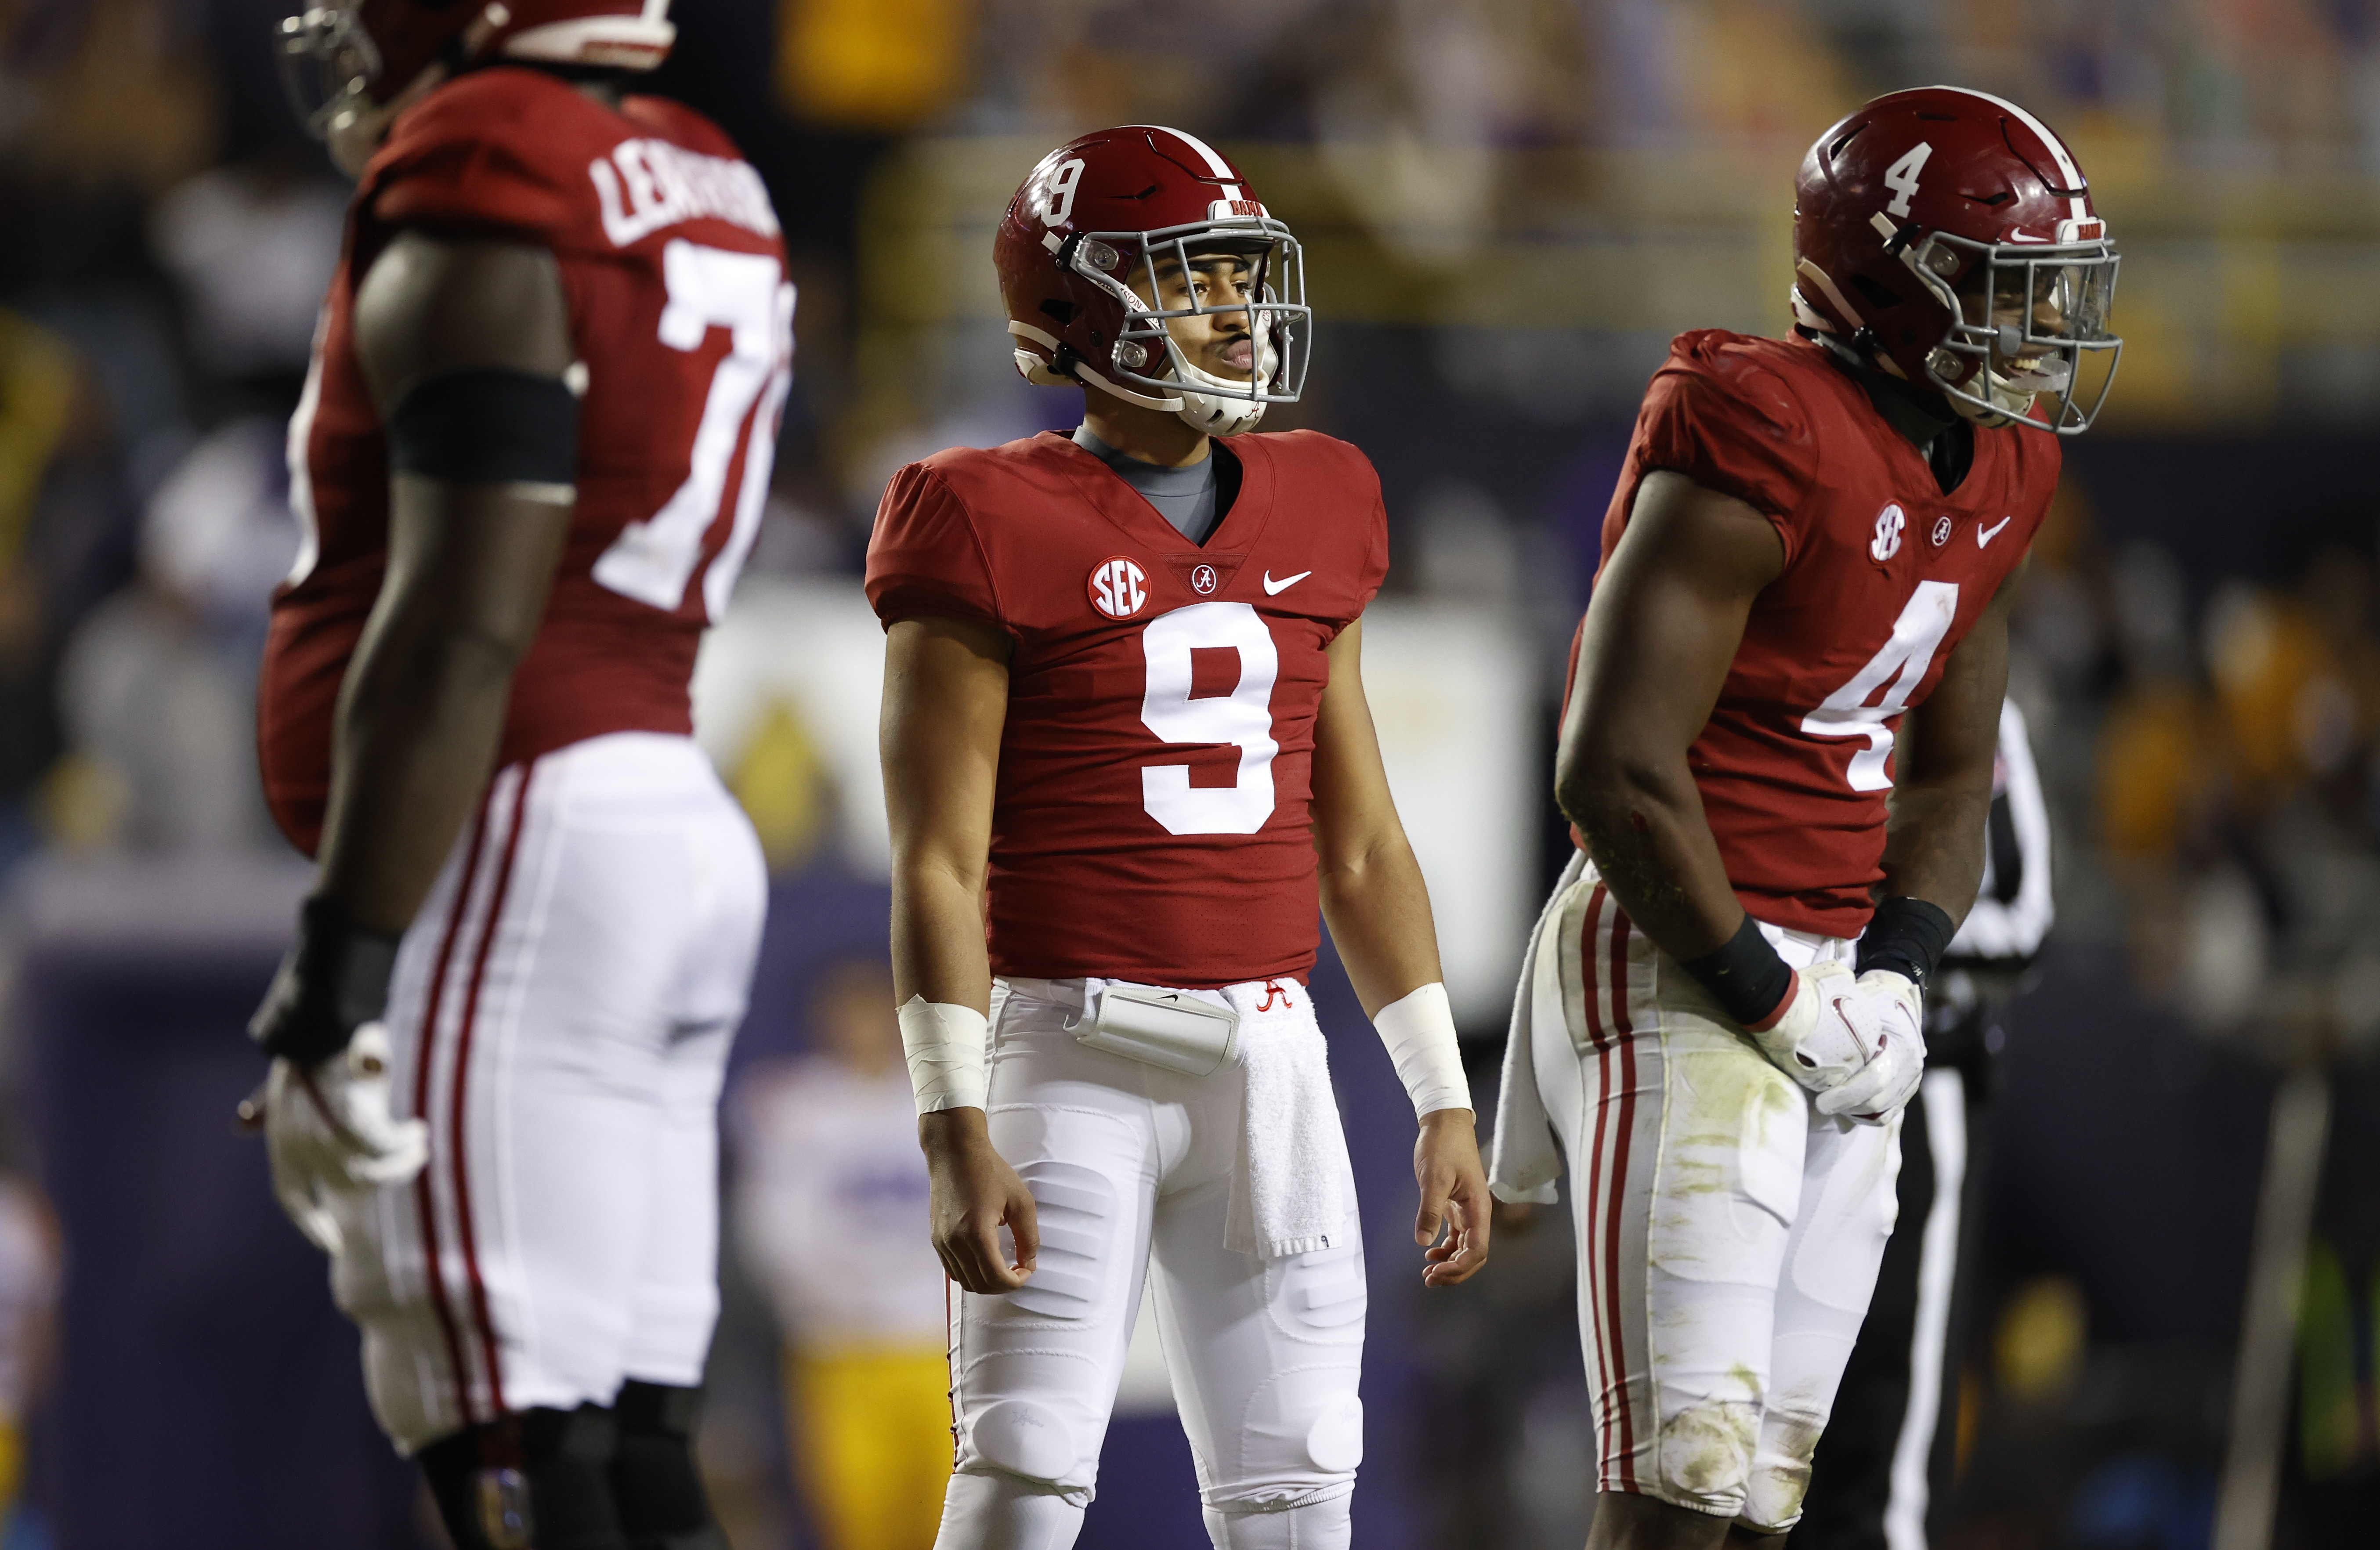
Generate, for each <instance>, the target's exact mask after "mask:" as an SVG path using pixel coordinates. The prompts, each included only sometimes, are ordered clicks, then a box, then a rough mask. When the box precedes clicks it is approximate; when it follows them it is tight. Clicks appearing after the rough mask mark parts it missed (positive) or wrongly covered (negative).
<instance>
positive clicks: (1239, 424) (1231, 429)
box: [1165, 333, 1280, 436]
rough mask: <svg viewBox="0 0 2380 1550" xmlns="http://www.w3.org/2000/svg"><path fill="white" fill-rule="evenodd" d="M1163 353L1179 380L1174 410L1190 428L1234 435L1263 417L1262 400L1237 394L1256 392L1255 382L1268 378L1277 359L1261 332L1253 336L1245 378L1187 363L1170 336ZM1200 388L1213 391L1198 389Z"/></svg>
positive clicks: (1215, 433) (1250, 427)
mask: <svg viewBox="0 0 2380 1550" xmlns="http://www.w3.org/2000/svg"><path fill="white" fill-rule="evenodd" d="M1165 353H1166V354H1167V355H1168V356H1169V357H1172V361H1173V380H1174V381H1177V382H1180V383H1181V384H1182V407H1181V408H1180V409H1179V410H1177V411H1175V412H1176V413H1178V414H1179V415H1180V416H1181V417H1182V423H1183V424H1184V425H1187V426H1188V427H1189V428H1190V429H1191V430H1201V431H1204V432H1206V433H1207V434H1208V435H1209V436H1236V435H1238V434H1239V433H1240V432H1241V431H1243V430H1255V429H1256V426H1257V421H1258V420H1260V419H1262V418H1264V412H1265V406H1264V402H1263V400H1261V399H1257V398H1252V397H1249V398H1244V397H1242V396H1240V394H1241V393H1248V394H1253V393H1256V392H1257V391H1258V386H1257V385H1258V384H1259V383H1262V382H1266V381H1270V380H1271V378H1272V374H1273V370H1274V369H1275V367H1276V366H1277V364H1278V363H1279V359H1280V357H1278V356H1277V355H1275V354H1274V352H1273V347H1272V341H1271V340H1270V339H1269V338H1268V337H1265V335H1264V334H1263V333H1258V335H1257V340H1256V369H1255V371H1253V372H1252V373H1250V375H1249V378H1248V380H1247V381H1245V382H1236V381H1232V380H1231V379H1230V378H1228V377H1218V376H1216V375H1214V374H1213V373H1212V372H1209V371H1202V370H1200V369H1198V368H1197V367H1195V366H1193V365H1191V364H1190V361H1189V357H1186V356H1184V354H1183V353H1182V346H1181V345H1176V344H1175V343H1173V341H1172V338H1171V337H1169V338H1168V339H1167V340H1166V342H1165ZM1201 388H1206V389H1209V390H1214V391H1208V392H1205V393H1201V392H1200V391H1198V390H1199V389H1201ZM1235 390H1236V391H1235Z"/></svg>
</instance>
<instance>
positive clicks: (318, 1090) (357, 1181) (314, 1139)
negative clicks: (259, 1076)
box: [263, 1023, 430, 1255]
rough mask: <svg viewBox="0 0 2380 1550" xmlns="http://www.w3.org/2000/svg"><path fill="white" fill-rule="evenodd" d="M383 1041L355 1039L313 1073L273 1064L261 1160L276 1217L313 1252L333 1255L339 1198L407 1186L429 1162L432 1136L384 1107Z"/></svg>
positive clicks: (361, 1031)
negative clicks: (267, 1169) (268, 1170)
mask: <svg viewBox="0 0 2380 1550" xmlns="http://www.w3.org/2000/svg"><path fill="white" fill-rule="evenodd" d="M390 1084H391V1078H390V1073H389V1054H388V1033H387V1030H385V1029H383V1027H382V1026H381V1025H380V1024H379V1023H366V1024H364V1025H363V1026H362V1027H360V1028H358V1029H357V1030H356V1032H355V1036H354V1037H353V1038H351V1039H349V1040H348V1041H347V1046H346V1048H345V1049H343V1050H341V1051H340V1052H339V1053H338V1054H336V1055H334V1056H332V1057H331V1058H330V1059H328V1060H322V1061H320V1062H317V1063H316V1064H314V1065H311V1066H306V1065H300V1064H298V1063H297V1061H295V1060H274V1061H273V1073H272V1074H271V1075H270V1076H268V1077H267V1078H266V1079H265V1084H264V1102H263V1128H264V1147H265V1155H266V1156H267V1157H268V1158H269V1159H270V1161H271V1163H272V1165H273V1193H274V1194H275V1195H277V1196H278V1197H279V1198H280V1201H281V1209H282V1210H283V1211H285V1213H287V1214H288V1217H289V1219H290V1220H291V1221H292V1222H294V1223H296V1224H297V1230H298V1231H300V1232H302V1233H304V1234H305V1235H306V1237H307V1239H308V1240H309V1241H311V1242H312V1243H313V1244H314V1246H315V1247H316V1248H318V1249H321V1250H322V1252H323V1253H327V1254H334V1255H335V1254H336V1253H338V1252H339V1250H340V1247H341V1243H342V1235H341V1233H340V1230H339V1221H338V1214H337V1211H336V1209H335V1206H336V1202H337V1201H338V1199H339V1197H340V1196H342V1195H347V1194H355V1193H361V1192H364V1191H368V1190H374V1189H384V1188H386V1187H388V1186H390V1185H392V1184H405V1183H409V1182H411V1181H412V1180H413V1176H414V1175H415V1174H417V1173H419V1172H420V1171H421V1169H422V1165H423V1164H425V1163H427V1162H428V1161H429V1160H430V1128H429V1127H428V1126H427V1125H425V1124H423V1123H422V1122H421V1121H420V1120H400V1119H397V1118H396V1116H395V1110H394V1109H393V1108H392V1107H391V1105H390V1102H389V1094H390Z"/></svg>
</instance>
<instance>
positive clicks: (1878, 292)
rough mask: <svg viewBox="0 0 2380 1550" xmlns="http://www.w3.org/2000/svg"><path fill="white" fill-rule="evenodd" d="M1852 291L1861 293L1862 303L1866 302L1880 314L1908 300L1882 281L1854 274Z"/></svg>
mask: <svg viewBox="0 0 2380 1550" xmlns="http://www.w3.org/2000/svg"><path fill="white" fill-rule="evenodd" d="M1852 289H1853V290H1855V291H1857V292H1859V294H1860V299H1861V300H1862V301H1864V302H1866V303H1867V304H1868V305H1869V306H1870V307H1873V308H1875V309H1876V310H1877V311H1879V312H1881V311H1885V310H1887V309H1890V308H1894V307H1898V306H1900V304H1901V302H1902V301H1903V300H1904V299H1906V298H1904V297H1902V296H1901V295H1900V293H1899V292H1898V291H1895V290H1893V289H1892V288H1891V287H1889V286H1888V285H1885V284H1884V283H1883V282H1882V281H1880V280H1876V279H1875V278H1873V277H1872V276H1869V275H1865V274H1853V275H1852Z"/></svg>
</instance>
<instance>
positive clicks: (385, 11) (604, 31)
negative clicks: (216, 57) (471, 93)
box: [278, 0, 677, 177]
mask: <svg viewBox="0 0 2380 1550" xmlns="http://www.w3.org/2000/svg"><path fill="white" fill-rule="evenodd" d="M676 41H677V29H676V28H674V27H673V26H672V25H670V20H669V0H493V3H489V0H344V3H342V4H337V5H328V6H315V7H313V8H312V9H310V10H309V11H306V12H305V13H304V14H302V15H299V16H293V17H291V18H288V19H287V20H285V21H284V22H283V23H282V24H281V33H280V37H279V40H278V42H279V54H280V60H281V79H282V84H283V85H284V86H285V87H286V88H287V89H288V91H289V101H290V103H291V105H292V106H294V107H295V108H296V109H297V116H298V117H299V118H300V119H302V120H303V121H304V122H305V125H306V128H307V131H308V132H309V133H310V134H311V135H313V136H314V138H316V139H321V140H323V141H326V142H327V143H328V144H329V146H330V148H331V159H332V160H333V161H334V162H336V163H338V164H339V166H340V168H341V169H342V170H343V171H345V172H346V174H347V175H348V176H351V177H352V176H358V175H360V174H361V173H362V171H363V169H364V163H367V162H369V161H370V160H371V155H372V152H373V151H374V150H376V149H378V147H379V145H380V142H381V139H382V138H383V136H384V135H386V134H387V132H388V126H389V121H390V120H391V119H393V118H395V116H396V115H397V114H398V112H399V111H400V110H402V109H403V108H405V107H406V106H407V105H408V104H410V103H415V102H418V101H419V100H420V99H421V98H423V97H425V96H427V95H429V93H430V92H431V91H433V90H435V89H436V87H437V86H438V84H439V83H440V82H442V81H443V80H446V79H449V78H450V77H452V76H453V75H454V74H455V72H457V71H459V70H462V69H465V68H467V67H469V66H472V65H476V64H480V63H481V62H483V61H486V60H489V59H495V58H509V59H526V60H532V61H542V62H544V63H547V64H557V65H589V66H602V67H609V68H613V69H624V70H650V69H651V68H652V67H654V66H656V65H658V64H660V63H661V62H662V60H663V59H665V58H667V57H668V56H669V51H670V45H671V44H672V43H674V42H676Z"/></svg>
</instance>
